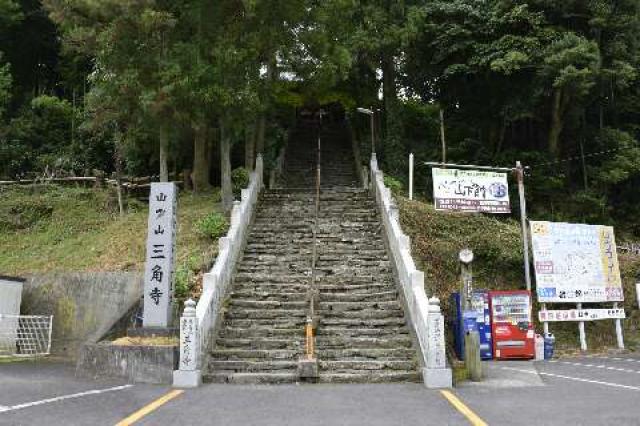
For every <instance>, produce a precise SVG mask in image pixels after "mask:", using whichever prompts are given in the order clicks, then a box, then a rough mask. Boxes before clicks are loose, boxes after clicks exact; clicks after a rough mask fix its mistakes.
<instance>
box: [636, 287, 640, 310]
mask: <svg viewBox="0 0 640 426" xmlns="http://www.w3.org/2000/svg"><path fill="white" fill-rule="evenodd" d="M636 297H637V298H638V309H640V282H639V283H636Z"/></svg>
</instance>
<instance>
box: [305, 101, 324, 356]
mask: <svg viewBox="0 0 640 426" xmlns="http://www.w3.org/2000/svg"><path fill="white" fill-rule="evenodd" d="M321 132H322V112H321V113H320V126H319V127H318V144H317V154H316V184H315V205H314V218H313V225H312V226H313V228H312V233H313V242H312V244H313V246H312V249H311V250H312V251H311V282H310V283H309V297H308V299H309V315H308V316H307V324H306V325H305V337H306V341H305V343H306V344H305V355H306V358H307V359H309V360H311V359H314V351H315V329H316V327H317V318H316V306H317V304H318V303H319V291H318V288H317V285H316V284H317V283H316V264H317V261H318V244H317V243H318V216H319V211H320V177H321V174H320V173H321V172H320V164H321Z"/></svg>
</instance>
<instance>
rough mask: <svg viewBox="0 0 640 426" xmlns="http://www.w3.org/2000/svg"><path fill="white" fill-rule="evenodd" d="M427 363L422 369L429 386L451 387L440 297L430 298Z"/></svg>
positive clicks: (425, 381)
mask: <svg viewBox="0 0 640 426" xmlns="http://www.w3.org/2000/svg"><path fill="white" fill-rule="evenodd" d="M427 339H428V345H427V346H428V348H427V365H426V366H425V368H424V369H423V371H422V375H423V377H424V383H425V385H426V386H427V387H428V388H450V387H451V386H452V380H453V379H452V374H451V369H450V368H448V367H447V357H446V353H445V342H444V316H443V315H442V313H441V312H440V299H438V298H437V297H432V298H431V299H429V309H428V314H427Z"/></svg>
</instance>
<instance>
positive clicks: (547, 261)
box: [531, 222, 624, 303]
mask: <svg viewBox="0 0 640 426" xmlns="http://www.w3.org/2000/svg"><path fill="white" fill-rule="evenodd" d="M531 240H532V244H533V259H534V264H535V271H536V283H537V294H538V301H540V302H543V303H544V302H570V303H582V302H613V301H622V300H623V299H624V296H623V294H622V281H621V280H620V269H619V265H618V256H617V253H616V242H615V236H614V233H613V228H612V227H610V226H599V225H576V224H571V223H553V222H531Z"/></svg>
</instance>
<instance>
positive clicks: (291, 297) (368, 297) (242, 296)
mask: <svg viewBox="0 0 640 426" xmlns="http://www.w3.org/2000/svg"><path fill="white" fill-rule="evenodd" d="M234 288H236V290H234V291H233V293H231V298H232V300H250V299H251V300H256V301H260V300H264V301H277V302H299V301H304V300H305V298H306V294H307V293H306V289H304V288H301V291H298V292H275V291H255V290H249V291H241V290H240V289H238V288H237V287H234ZM397 297H398V292H397V291H396V290H393V291H384V292H378V293H370V292H367V293H360V294H358V293H326V294H325V293H323V294H322V298H321V301H322V302H369V301H371V302H373V301H379V302H384V301H396V300H397Z"/></svg>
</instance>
